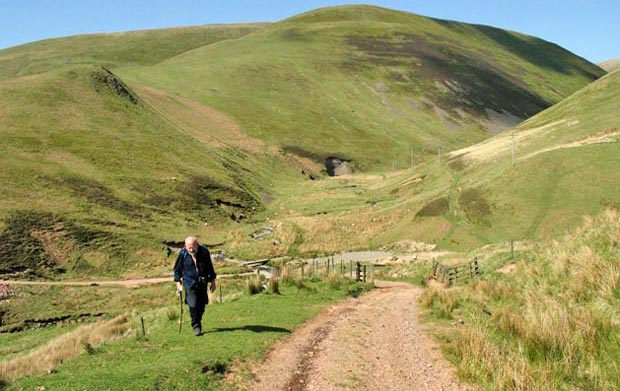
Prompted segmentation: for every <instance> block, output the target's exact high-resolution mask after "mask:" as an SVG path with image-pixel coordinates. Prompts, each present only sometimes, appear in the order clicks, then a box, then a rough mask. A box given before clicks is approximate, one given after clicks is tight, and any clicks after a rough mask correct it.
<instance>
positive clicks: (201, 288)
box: [185, 281, 209, 329]
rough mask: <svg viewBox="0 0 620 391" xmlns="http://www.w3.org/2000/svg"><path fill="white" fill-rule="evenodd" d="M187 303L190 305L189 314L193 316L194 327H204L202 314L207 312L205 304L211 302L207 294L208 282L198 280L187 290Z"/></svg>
mask: <svg viewBox="0 0 620 391" xmlns="http://www.w3.org/2000/svg"><path fill="white" fill-rule="evenodd" d="M185 303H187V306H188V307H189V315H190V317H191V318H192V328H193V329H196V328H197V327H199V328H201V329H202V323H201V321H202V314H204V312H205V306H206V305H207V304H208V303H209V296H208V295H207V284H206V283H204V282H198V281H196V283H195V284H194V286H192V288H191V289H188V290H186V293H185Z"/></svg>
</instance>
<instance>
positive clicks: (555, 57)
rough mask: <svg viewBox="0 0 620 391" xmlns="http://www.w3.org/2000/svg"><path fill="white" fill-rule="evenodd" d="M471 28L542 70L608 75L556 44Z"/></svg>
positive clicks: (487, 28) (590, 76)
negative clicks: (578, 59)
mask: <svg viewBox="0 0 620 391" xmlns="http://www.w3.org/2000/svg"><path fill="white" fill-rule="evenodd" d="M435 22H437V23H439V24H441V25H443V26H444V27H446V28H448V29H451V30H457V31H459V32H460V30H461V26H460V23H454V22H451V21H446V20H439V19H437V20H435ZM469 27H471V28H474V29H476V30H477V31H478V32H480V33H482V34H484V35H485V36H487V37H488V38H490V39H492V40H493V41H494V42H496V43H497V44H499V45H501V46H503V47H504V48H505V49H506V51H508V52H511V53H514V54H515V55H517V56H519V57H521V58H522V59H523V60H524V61H527V62H529V63H531V64H534V65H536V66H539V67H541V68H546V69H549V70H552V71H555V72H560V73H563V74H565V75H571V74H581V75H582V76H584V77H586V78H588V79H590V80H596V79H598V78H599V77H601V76H603V74H604V73H603V72H600V70H599V69H597V67H595V66H594V64H588V63H587V62H585V61H579V62H578V61H576V60H577V58H576V57H575V56H574V55H573V54H572V53H570V52H569V51H567V50H565V49H563V48H562V47H560V46H558V45H556V44H554V43H551V42H546V41H543V40H542V39H539V38H534V37H528V36H525V35H521V34H516V33H512V32H510V31H506V30H502V29H498V28H496V27H491V26H484V25H469Z"/></svg>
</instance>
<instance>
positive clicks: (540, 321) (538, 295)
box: [423, 210, 620, 390]
mask: <svg viewBox="0 0 620 391" xmlns="http://www.w3.org/2000/svg"><path fill="white" fill-rule="evenodd" d="M619 218H620V215H619V214H618V211H617V210H609V211H607V212H606V213H603V214H601V215H600V216H598V217H596V218H588V219H586V221H585V222H584V223H582V224H581V225H580V226H579V227H578V228H576V229H575V230H574V231H573V233H571V234H570V235H566V236H564V237H563V238H561V239H560V240H557V241H555V240H554V241H550V242H544V243H542V244H541V245H540V246H537V249H536V250H534V251H528V252H526V253H520V254H519V253H518V254H517V257H516V259H515V260H514V261H512V262H510V254H508V257H506V254H499V255H498V256H496V257H494V258H495V259H494V261H495V262H491V264H489V265H488V267H487V268H486V269H485V273H484V275H483V277H482V278H480V279H479V280H477V281H473V282H471V283H469V284H461V285H460V286H457V287H454V288H450V289H446V288H443V287H441V286H439V285H434V284H433V285H431V286H430V287H429V289H428V290H427V291H426V292H425V295H424V297H423V303H424V304H425V305H426V306H427V307H428V308H429V309H430V312H431V314H433V315H434V316H436V317H437V318H439V319H441V320H442V323H443V322H445V324H444V326H445V327H440V328H439V329H441V330H443V332H444V333H445V334H446V335H445V337H444V338H442V340H443V341H444V343H445V351H446V352H447V353H448V354H449V357H451V358H452V359H453V361H454V363H455V365H457V366H458V367H459V372H460V373H461V374H462V376H463V377H465V378H468V379H470V380H471V381H473V382H475V383H477V384H479V385H480V386H481V388H482V389H502V390H524V389H526V390H565V389H584V390H614V389H617V388H618V387H619V386H620V377H619V376H618V372H617V370H616V368H617V367H618V365H620V349H619V348H618V347H619V346H620V345H619V344H618V342H619V341H618V332H619V331H620V330H619V324H620V323H619V319H620V313H619V312H618V304H620V303H619V302H618V294H617V293H618V288H619V286H618V267H619V265H618V259H619V258H618V256H619V255H620V254H619V252H618V240H619V239H620V226H619V225H618V219H619ZM502 258H503V259H502ZM498 261H499V262H498ZM507 261H508V262H510V263H508V264H507V265H506V266H504V267H501V268H497V269H495V268H494V267H492V266H494V265H493V264H495V266H497V265H499V266H502V264H506V262H507ZM452 319H461V320H462V322H461V324H459V325H458V326H456V327H454V325H455V324H456V323H455V322H451V320H452ZM446 320H448V321H446ZM448 322H450V323H452V326H450V325H449V323H448Z"/></svg>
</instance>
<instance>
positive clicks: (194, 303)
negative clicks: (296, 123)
mask: <svg viewBox="0 0 620 391" xmlns="http://www.w3.org/2000/svg"><path fill="white" fill-rule="evenodd" d="M216 277H217V275H216V274H215V269H214V268H213V262H211V255H210V254H209V250H207V246H205V245H202V244H200V243H198V240H196V237H195V236H188V237H187V238H186V239H185V246H184V247H183V248H182V249H181V251H180V252H179V256H178V257H177V261H176V263H175V264H174V281H175V282H176V285H177V293H178V294H179V293H181V292H183V286H185V303H186V304H187V306H188V307H189V314H190V316H191V318H192V319H191V320H192V328H193V330H194V335H196V336H199V335H201V334H202V323H201V321H202V314H203V313H204V311H205V306H206V305H207V304H208V303H209V296H208V294H207V284H208V283H210V284H211V287H210V289H211V292H214V291H215V289H216V285H215V278H216Z"/></svg>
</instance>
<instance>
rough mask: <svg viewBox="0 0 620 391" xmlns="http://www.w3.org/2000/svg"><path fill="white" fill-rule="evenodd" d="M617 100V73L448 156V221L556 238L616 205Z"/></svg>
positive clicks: (495, 232)
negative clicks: (512, 127)
mask: <svg viewBox="0 0 620 391" xmlns="http://www.w3.org/2000/svg"><path fill="white" fill-rule="evenodd" d="M619 101H620V74H618V73H617V72H616V73H612V74H609V75H607V76H605V77H603V78H601V79H599V80H597V81H596V82H594V83H592V84H591V85H589V86H587V87H585V88H584V89H582V90H580V91H578V92H577V93H575V94H573V95H572V96H570V97H569V98H567V99H566V100H564V101H562V102H560V103H559V104H557V105H555V106H553V107H551V108H550V109H548V110H546V111H543V112H542V113H540V114H538V115H536V116H534V117H532V118H531V119H529V120H527V121H525V122H523V123H522V124H520V125H519V126H517V127H515V128H514V129H513V130H512V131H510V132H507V133H504V134H501V135H498V136H496V137H493V138H492V139H489V140H487V141H485V142H483V143H480V144H477V145H474V146H472V147H468V148H465V149H462V150H459V151H455V152H453V153H451V154H450V155H449V156H448V158H449V159H448V161H447V167H446V169H447V170H449V172H450V173H451V175H452V176H453V178H454V180H453V181H452V183H451V184H450V187H449V194H450V196H449V198H450V201H451V202H450V205H449V209H450V215H451V216H450V217H449V219H450V220H452V221H453V222H456V223H458V224H461V225H464V226H466V227H467V228H468V229H469V230H470V231H471V232H472V233H478V235H479V236H480V237H481V238H485V240H487V241H497V240H500V239H504V240H507V239H521V238H534V237H537V236H538V235H541V234H542V235H549V236H555V235H558V234H561V233H563V232H566V230H567V229H568V230H570V229H571V227H573V226H574V225H575V224H577V223H578V222H579V221H580V219H581V217H582V216H583V215H592V214H596V213H599V212H600V211H601V210H603V209H605V208H608V207H618V206H619V205H620V196H619V193H618V190H619V189H620V175H618V170H617V167H619V164H620V158H619V156H620V154H619V153H618V152H620V113H619V112H618V110H617V107H618V102H619ZM513 143H514V144H513ZM513 145H514V154H515V155H514V156H515V157H514V162H515V165H514V166H513V165H512V162H513V158H512V153H513V152H512V151H513ZM446 190H448V189H446Z"/></svg>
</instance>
